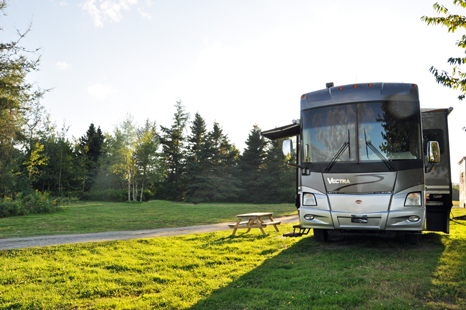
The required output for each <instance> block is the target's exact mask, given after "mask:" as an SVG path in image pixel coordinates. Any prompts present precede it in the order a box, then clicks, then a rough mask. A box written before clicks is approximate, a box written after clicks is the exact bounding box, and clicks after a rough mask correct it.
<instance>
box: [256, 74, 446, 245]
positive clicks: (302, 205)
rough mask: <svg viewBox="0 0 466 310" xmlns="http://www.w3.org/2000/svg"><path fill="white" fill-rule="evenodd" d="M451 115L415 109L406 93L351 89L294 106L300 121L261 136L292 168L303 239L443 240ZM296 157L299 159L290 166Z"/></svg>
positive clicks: (397, 87) (369, 86)
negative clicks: (309, 235) (436, 235)
mask: <svg viewBox="0 0 466 310" xmlns="http://www.w3.org/2000/svg"><path fill="white" fill-rule="evenodd" d="M451 110H452V109H451V108H450V109H421V108H420V103H419V87H418V85H416V84H410V83H357V84H351V85H342V86H334V85H333V83H328V84H327V88H325V89H322V90H317V91H313V92H310V93H306V94H304V95H302V96H301V116H300V119H298V120H294V121H293V123H292V124H290V125H287V126H283V127H279V128H275V129H272V130H267V131H264V132H262V135H263V136H265V137H267V138H269V139H273V140H275V139H280V138H286V137H296V140H295V143H294V147H293V143H292V140H285V141H284V143H283V150H284V154H285V155H286V156H288V157H289V158H295V159H296V162H295V163H292V162H289V165H291V166H294V167H296V170H297V172H296V197H297V198H296V207H297V208H298V212H299V220H300V229H302V230H304V229H310V228H311V229H313V231H314V237H315V239H316V240H317V241H320V242H325V241H327V239H328V238H329V236H330V237H332V236H344V235H354V234H377V235H386V236H393V235H396V234H398V233H402V234H404V235H405V236H406V240H407V242H409V243H411V244H417V243H419V235H420V234H422V232H423V231H425V230H429V231H443V232H445V233H448V232H449V214H450V210H451V207H452V201H451V172H450V154H449V143H448V121H447V117H448V114H449V113H450V112H451ZM293 150H295V151H296V154H295V156H292V152H293Z"/></svg>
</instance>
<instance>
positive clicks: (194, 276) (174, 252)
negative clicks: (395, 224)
mask: <svg viewBox="0 0 466 310" xmlns="http://www.w3.org/2000/svg"><path fill="white" fill-rule="evenodd" d="M453 212H454V214H455V216H458V215H465V214H466V210H464V209H454V210H453ZM280 230H281V232H275V231H274V230H273V229H271V228H270V227H269V228H267V229H266V231H267V234H268V235H267V237H262V234H261V232H260V231H259V230H257V229H256V230H252V231H251V232H249V233H245V231H240V232H238V236H237V237H234V238H231V237H230V234H231V231H223V232H215V233H205V234H194V235H185V236H176V237H163V238H152V239H139V240H128V241H110V242H98V243H85V244H73V245H63V246H51V247H43V248H29V249H20V250H4V251H0V309H85V308H92V309H310V308H312V309H419V308H423V309H465V308H466V299H465V298H466V221H464V220H453V221H452V222H451V234H450V235H446V234H443V233H427V234H425V235H423V236H421V243H420V245H419V246H410V245H407V244H405V243H403V242H402V238H399V239H394V240H389V239H381V238H369V237H367V238H366V237H358V238H349V239H344V240H341V241H332V242H329V243H326V244H319V243H316V242H315V241H314V239H313V238H312V236H311V235H309V236H305V237H301V238H294V239H283V238H282V237H281V234H282V233H283V232H288V231H291V230H292V225H291V224H287V225H280ZM311 234H312V232H311Z"/></svg>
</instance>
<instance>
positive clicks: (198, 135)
mask: <svg viewBox="0 0 466 310" xmlns="http://www.w3.org/2000/svg"><path fill="white" fill-rule="evenodd" d="M206 136H207V129H206V124H205V121H204V119H203V118H202V116H201V115H200V114H199V113H196V114H195V115H194V120H193V123H192V126H191V134H190V135H189V136H188V138H187V142H188V150H187V158H186V170H187V174H186V200H187V201H191V202H194V203H199V202H204V201H208V197H207V191H208V187H209V185H208V179H207V174H208V171H207V165H210V163H209V157H210V150H209V146H208V145H207V144H206Z"/></svg>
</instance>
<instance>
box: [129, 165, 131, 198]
mask: <svg viewBox="0 0 466 310" xmlns="http://www.w3.org/2000/svg"><path fill="white" fill-rule="evenodd" d="M128 202H131V173H130V171H129V169H128Z"/></svg>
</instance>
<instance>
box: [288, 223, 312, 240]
mask: <svg viewBox="0 0 466 310" xmlns="http://www.w3.org/2000/svg"><path fill="white" fill-rule="evenodd" d="M296 229H299V232H297V231H296ZM309 230H311V229H310V228H302V227H301V225H294V226H293V232H290V233H286V234H283V237H290V238H294V237H301V236H302V235H307V234H308V233H309Z"/></svg>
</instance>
